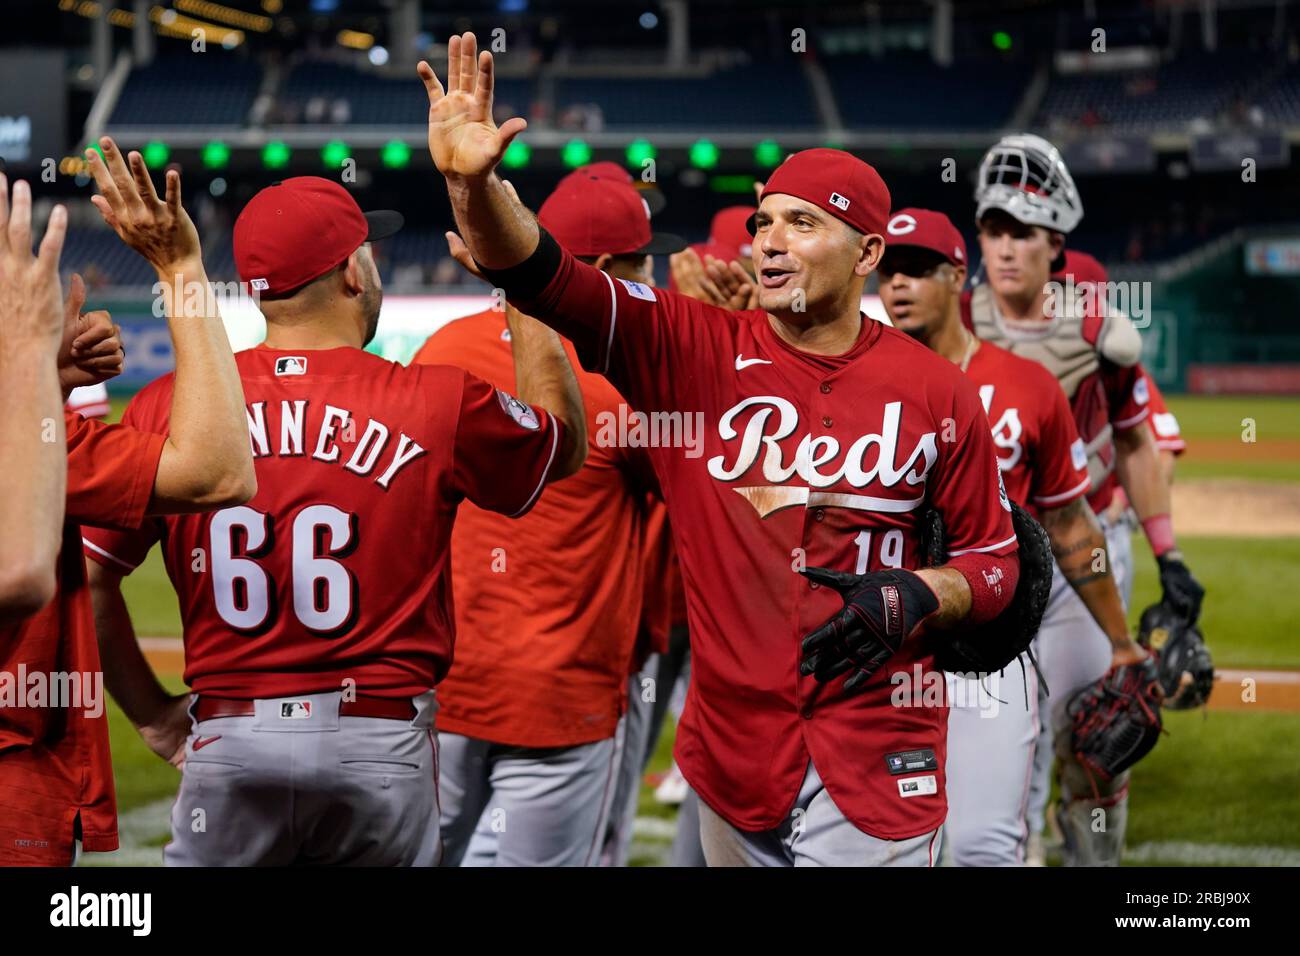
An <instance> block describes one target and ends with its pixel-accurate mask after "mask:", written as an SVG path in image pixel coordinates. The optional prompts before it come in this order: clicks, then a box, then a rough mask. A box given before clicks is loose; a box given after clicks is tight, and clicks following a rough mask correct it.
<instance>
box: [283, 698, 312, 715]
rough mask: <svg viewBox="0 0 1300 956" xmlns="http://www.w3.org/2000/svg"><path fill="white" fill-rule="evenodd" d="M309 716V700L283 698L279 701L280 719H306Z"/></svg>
mask: <svg viewBox="0 0 1300 956" xmlns="http://www.w3.org/2000/svg"><path fill="white" fill-rule="evenodd" d="M310 716H311V701H309V700H284V701H281V702H280V719H281V720H306V719H307V718H308V717H310Z"/></svg>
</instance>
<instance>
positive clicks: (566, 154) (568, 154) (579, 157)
mask: <svg viewBox="0 0 1300 956" xmlns="http://www.w3.org/2000/svg"><path fill="white" fill-rule="evenodd" d="M560 158H561V159H562V160H564V165H565V166H568V167H569V168H570V169H577V168H578V167H579V166H585V165H587V164H588V163H589V162H591V147H590V146H588V145H587V144H586V143H584V142H583V141H582V140H580V139H571V140H569V141H568V142H567V143H565V144H564V150H563V151H562V152H561V153H560Z"/></svg>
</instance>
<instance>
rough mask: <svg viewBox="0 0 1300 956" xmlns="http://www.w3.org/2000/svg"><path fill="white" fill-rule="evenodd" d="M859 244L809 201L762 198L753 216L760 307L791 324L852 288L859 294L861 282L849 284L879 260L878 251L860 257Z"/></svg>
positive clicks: (858, 238) (852, 234) (833, 303)
mask: <svg viewBox="0 0 1300 956" xmlns="http://www.w3.org/2000/svg"><path fill="white" fill-rule="evenodd" d="M863 241H864V237H863V236H862V235H861V234H860V233H858V232H857V231H856V230H854V229H852V228H850V227H849V226H846V225H845V224H844V223H842V222H840V221H839V220H838V219H836V218H834V217H833V216H831V215H830V214H829V213H826V212H824V211H823V210H821V209H818V208H817V207H816V206H814V205H813V204H812V203H810V202H806V201H805V200H802V199H798V198H796V197H794V196H787V195H784V194H782V193H774V194H772V195H768V196H764V197H763V202H762V205H760V206H759V208H758V212H757V213H756V214H755V216H754V243H753V249H754V251H753V260H754V273H755V275H756V276H757V277H758V305H759V307H760V308H761V309H763V310H764V311H766V312H770V313H772V314H773V315H776V316H778V317H780V318H783V319H785V320H787V321H793V322H796V323H802V322H806V321H807V319H808V316H809V315H818V314H819V313H822V312H824V311H825V310H826V309H828V308H835V307H836V306H838V305H839V304H840V303H841V301H842V300H844V299H845V296H846V295H847V294H849V293H850V292H851V287H852V286H854V285H857V286H858V287H859V289H860V281H859V282H858V283H854V282H853V281H852V280H853V279H854V278H855V277H858V278H859V279H865V278H866V276H867V275H868V274H869V273H870V272H871V270H872V269H873V268H874V267H875V264H876V262H877V261H878V260H879V255H880V251H879V250H880V247H879V246H875V248H874V250H873V251H872V252H870V253H869V254H868V255H867V256H865V257H864V255H863ZM873 245H874V244H873Z"/></svg>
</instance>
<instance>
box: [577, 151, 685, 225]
mask: <svg viewBox="0 0 1300 956" xmlns="http://www.w3.org/2000/svg"><path fill="white" fill-rule="evenodd" d="M569 176H595V177H596V178H597V179H608V180H609V181H610V182H613V183H626V184H627V185H629V186H631V187H632V188H633V189H635V190H636V191H637V192H639V193H640V194H641V198H642V199H644V200H645V204H646V206H647V207H648V208H649V209H650V215H652V216H654V215H657V214H658V213H659V212H661V211H662V210H663V208H664V206H665V205H667V200H665V199H664V194H663V193H661V192H660V191H659V187H658V186H654V185H651V184H649V183H642V182H640V181H639V180H637V179H636V178H635V177H634V176H633V175H632V174H631V173H630V172H628V171H627V170H626V169H624V168H623V167H622V166H620V165H619V164H618V163H615V162H611V161H610V160H607V159H605V160H601V161H600V162H598V163H587V164H586V165H585V166H579V167H578V168H577V169H575V170H574V171H573V172H571V173H569ZM568 178H569V177H568V176H566V177H565V179H568Z"/></svg>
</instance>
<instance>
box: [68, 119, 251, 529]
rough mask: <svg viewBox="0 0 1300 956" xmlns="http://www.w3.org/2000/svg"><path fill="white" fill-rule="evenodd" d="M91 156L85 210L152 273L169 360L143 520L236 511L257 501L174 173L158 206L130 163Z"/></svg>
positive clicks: (143, 172) (240, 412)
mask: <svg viewBox="0 0 1300 956" xmlns="http://www.w3.org/2000/svg"><path fill="white" fill-rule="evenodd" d="M100 146H101V147H102V148H103V150H104V157H103V159H101V158H100V156H99V154H98V153H97V152H95V151H94V150H87V151H86V158H87V160H88V161H89V163H90V172H91V174H92V175H93V176H94V177H95V184H96V185H97V186H98V187H99V191H100V195H98V196H94V197H92V199H91V202H93V203H94V204H95V208H97V209H98V210H99V212H100V214H101V215H102V216H103V217H104V221H105V222H107V223H108V224H109V225H110V226H112V227H113V229H114V230H116V232H117V234H118V235H119V236H120V237H121V238H122V241H123V242H125V243H126V244H127V245H128V246H130V247H131V248H132V249H134V250H135V251H136V252H138V253H140V255H142V256H143V257H144V258H145V259H146V260H147V261H148V262H149V264H150V265H152V266H153V267H154V269H155V270H156V271H157V274H158V282H157V284H156V285H155V286H154V288H155V290H158V289H161V293H162V296H163V298H164V300H165V303H166V312H167V325H168V328H169V330H170V331H171V336H172V343H173V345H174V346H175V350H176V384H175V388H174V390H173V393H172V407H171V418H170V432H169V434H168V436H167V443H166V445H165V446H164V447H163V452H162V458H161V459H160V461H159V463H158V475H157V478H156V479H155V482H154V490H153V498H152V500H151V501H150V505H149V512H150V513H151V514H169V513H181V512H191V511H207V510H211V509H215V508H220V507H223V506H226V505H235V504H242V503H243V502H245V501H247V500H248V499H250V498H251V497H253V495H254V494H255V493H256V491H257V478H256V475H255V474H254V472H253V455H252V447H251V445H250V443H249V440H248V419H247V415H246V413H245V411H244V391H243V386H242V385H241V384H240V381H239V370H238V369H237V368H236V367H235V357H234V355H233V354H232V353H231V351H230V340H229V339H228V338H227V337H226V330H225V327H224V326H223V325H222V324H221V318H220V316H219V315H218V314H217V307H216V301H215V298H214V297H213V294H212V290H211V288H210V287H209V286H208V276H207V273H206V272H205V271H204V268H203V259H202V257H201V255H200V251H199V234H198V231H197V230H196V229H195V228H194V223H193V222H192V221H191V220H190V217H189V213H187V212H186V211H185V208H184V207H183V206H182V205H181V177H180V173H179V172H177V171H175V170H168V171H167V190H166V195H165V198H163V199H159V198H158V194H157V192H155V191H154V186H153V181H152V180H151V179H150V178H149V171H148V170H147V169H146V168H145V165H144V159H143V158H142V157H141V156H140V154H139V153H137V152H132V153H130V155H129V156H127V157H126V158H125V159H124V158H123V156H122V153H121V152H120V151H119V150H118V148H117V144H116V143H114V142H113V140H112V139H110V138H109V137H107V136H105V137H103V138H102V139H101V140H100ZM128 164H129V168H128ZM194 293H197V294H194ZM195 298H198V299H199V301H197V302H196V301H194V299H195Z"/></svg>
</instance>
